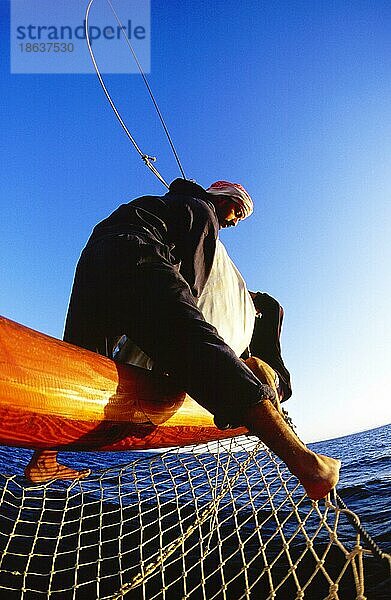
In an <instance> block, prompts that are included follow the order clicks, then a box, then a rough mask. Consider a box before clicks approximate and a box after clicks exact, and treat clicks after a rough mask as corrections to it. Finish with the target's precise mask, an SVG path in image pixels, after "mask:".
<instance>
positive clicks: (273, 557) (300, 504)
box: [0, 425, 391, 600]
mask: <svg viewBox="0 0 391 600" xmlns="http://www.w3.org/2000/svg"><path fill="white" fill-rule="evenodd" d="M390 434H391V425H386V426H383V427H379V428H377V429H373V430H370V431H365V432H361V433H356V434H353V435H349V436H345V437H341V438H337V439H334V440H328V441H325V442H318V443H316V444H312V445H311V447H312V448H313V449H314V450H316V451H317V452H320V453H323V454H328V455H331V456H334V457H339V458H340V459H341V460H342V464H343V468H342V472H341V480H340V483H339V486H338V494H339V495H340V497H341V498H342V499H343V501H344V502H345V504H346V505H347V506H348V508H349V509H350V510H351V511H353V512H354V513H356V514H357V515H358V516H359V518H360V521H361V523H362V525H363V526H364V528H365V530H366V531H367V532H368V533H369V534H370V536H371V537H372V538H373V539H374V540H375V542H376V543H377V544H378V546H379V547H380V549H381V550H382V551H383V552H387V553H391V493H390V492H391V486H390V483H391V435H390ZM240 443H243V444H244V445H243V446H242V449H241V448H240V445H239V444H240ZM246 444H247V446H246ZM248 444H251V440H248V438H245V441H244V442H236V443H235V452H234V454H231V453H228V452H220V453H219V454H215V453H213V452H210V451H208V449H207V448H206V447H202V446H201V447H198V449H197V452H195V453H194V452H187V451H185V452H180V453H175V452H170V453H163V454H162V455H160V454H157V453H152V452H148V453H139V452H123V453H114V452H112V453H103V452H91V453H76V452H69V453H65V452H64V453H61V454H60V457H59V458H60V461H61V462H64V463H66V464H69V465H70V466H73V467H76V468H83V467H87V466H88V467H91V468H92V470H93V473H92V475H91V477H89V478H88V479H85V480H83V481H82V482H74V483H70V482H61V481H58V482H55V483H51V484H48V486H42V485H38V486H34V485H33V486H32V485H31V484H30V483H29V482H27V480H25V479H24V477H23V469H24V467H25V465H26V464H27V462H28V460H29V458H30V456H31V451H29V450H24V449H19V448H7V447H0V497H1V503H0V507H1V511H0V556H1V557H2V559H1V561H2V562H1V565H0V566H1V568H0V597H2V596H1V593H2V592H1V590H3V592H4V591H5V590H12V591H13V593H14V595H13V596H10V600H11V598H12V599H13V598H15V599H17V600H19V599H20V598H21V595H20V593H21V592H20V590H21V589H22V588H23V589H24V588H26V589H28V590H30V591H31V593H33V592H34V594H35V593H36V592H38V591H39V593H41V592H42V593H43V594H45V593H46V592H49V591H50V593H52V592H55V591H56V590H57V591H59V590H67V593H66V594H65V596H61V598H64V600H67V599H68V598H72V599H73V600H74V598H77V599H79V598H80V599H81V600H84V598H86V597H88V598H102V599H103V598H109V597H111V595H112V593H113V591H115V590H118V589H119V587H120V585H121V582H122V577H123V575H124V574H126V578H128V579H129V580H130V578H131V576H133V575H136V574H137V572H138V569H139V565H140V561H141V560H143V561H146V562H148V560H154V559H155V557H156V552H157V551H158V548H166V547H167V546H168V545H169V544H170V543H171V542H172V541H173V540H175V539H180V537H181V535H182V532H183V531H186V529H187V527H188V526H191V525H192V524H194V519H195V515H196V514H197V515H200V514H202V511H204V510H205V506H207V505H208V503H209V502H210V501H211V500H212V495H213V494H214V493H215V492H216V493H218V492H219V490H221V489H223V488H224V485H226V475H225V474H226V473H227V471H228V472H229V473H230V474H229V475H228V479H229V478H230V477H232V475H233V474H234V473H235V472H237V473H238V477H237V478H236V479H235V483H234V485H233V487H231V486H228V488H227V489H229V493H226V494H225V495H224V496H222V498H221V500H220V502H219V507H218V513H216V514H215V516H214V518H215V519H216V520H217V521H218V523H219V536H221V540H223V542H222V543H221V544H220V545H213V543H212V544H211V549H210V552H209V551H208V552H207V553H206V554H205V552H204V550H205V548H206V547H209V541H210V540H212V537H211V535H212V534H211V531H212V530H213V529H211V527H212V523H211V522H209V521H206V522H205V523H203V525H202V526H201V527H198V528H197V532H196V533H195V534H194V536H190V537H189V539H188V540H187V541H186V543H185V545H184V546H183V554H180V553H179V554H178V556H177V557H176V558H175V560H173V562H172V564H171V565H169V564H167V565H166V568H165V571H164V573H165V575H164V577H165V584H164V585H166V584H167V582H169V583H170V586H171V585H172V586H174V587H172V588H171V587H170V590H171V592H170V593H171V597H172V598H173V600H176V599H177V598H178V599H179V598H182V597H183V589H182V587H181V586H182V585H184V584H183V581H185V580H182V579H181V578H179V579H178V577H177V575H178V569H179V570H181V569H184V571H185V572H186V573H187V576H186V577H187V578H186V581H187V584H188V585H190V583H191V585H192V586H193V587H194V589H196V588H197V585H198V584H199V580H200V578H201V576H202V577H205V578H206V579H205V581H207V582H208V583H207V584H205V585H206V586H207V587H206V588H205V589H207V596H206V597H211V598H212V597H216V598H217V597H221V596H215V595H214V594H215V592H216V593H220V591H221V586H222V582H223V579H221V577H222V575H221V574H222V573H224V576H225V577H229V579H230V581H231V583H230V587H229V588H228V591H229V594H228V596H227V598H229V599H230V600H231V598H232V600H237V599H238V598H239V597H242V591H243V586H244V580H242V579H243V572H242V561H243V560H245V561H246V562H247V564H248V565H249V568H248V569H247V570H246V578H248V582H250V584H251V585H253V586H254V588H253V589H254V593H253V594H252V597H254V599H255V600H261V599H262V598H266V597H268V594H269V591H270V590H269V583H268V581H269V579H268V578H267V577H266V576H265V577H262V578H260V577H259V572H260V571H261V570H262V568H263V567H262V565H263V562H262V560H263V558H262V557H261V556H260V554H259V551H260V550H259V548H260V544H259V540H260V538H259V537H258V536H261V537H262V546H263V552H264V553H265V555H264V556H265V561H268V562H269V563H270V564H273V567H271V569H272V570H271V571H270V572H271V573H272V576H273V580H274V581H275V582H278V581H282V580H283V579H284V581H285V583H284V585H283V586H282V587H281V589H280V590H279V593H278V595H277V597H276V598H277V600H288V599H289V600H290V598H294V597H296V590H297V586H296V583H295V580H294V578H293V576H292V577H288V579H287V578H286V577H287V572H288V571H289V567H290V564H291V563H290V562H288V559H287V558H286V556H285V552H282V551H281V549H282V545H281V544H282V541H283V542H284V545H285V542H286V541H287V540H289V555H290V558H292V560H293V561H298V559H299V557H300V556H301V555H302V552H303V550H304V548H305V545H306V540H307V541H308V539H309V538H311V539H314V540H315V544H314V548H315V550H316V552H318V554H319V556H322V555H323V552H324V551H325V549H326V547H327V546H328V545H329V546H328V547H329V548H330V544H329V542H330V536H329V533H328V531H334V524H335V526H336V527H337V536H338V543H339V544H343V546H344V547H345V549H346V551H347V552H351V551H352V550H353V548H354V545H355V542H356V539H358V538H357V535H356V532H355V530H354V528H353V527H352V525H351V523H350V522H349V520H348V518H347V517H346V513H345V512H343V513H339V511H334V510H330V511H329V510H328V509H327V503H324V502H320V503H319V505H318V506H317V507H316V508H314V507H313V506H312V504H311V502H310V501H309V500H308V499H307V498H304V496H303V490H302V488H301V487H298V486H297V481H296V480H295V478H293V477H291V476H290V474H289V472H288V471H287V469H286V467H285V466H284V465H283V464H278V466H276V464H275V462H274V458H271V457H270V456H269V455H268V454H267V453H266V452H265V451H261V452H259V453H258V455H257V456H256V457H255V458H254V459H252V460H251V462H249V464H248V465H247V467H246V470H245V471H244V472H241V471H240V470H239V472H238V468H239V467H240V465H242V464H243V461H245V460H246V459H247V457H248V456H249V455H248V452H247V450H248ZM246 448H247V450H246ZM229 469H232V470H231V471H229ZM102 470H103V471H104V472H103V473H102ZM278 472H280V475H281V479H280V475H278V476H277V473H278ZM1 474H3V475H7V476H10V475H11V476H12V475H13V476H14V477H12V478H11V479H9V478H8V477H2V476H1ZM281 480H283V481H284V482H285V488H284V486H282V485H281ZM232 481H233V480H232ZM287 489H289V491H290V492H291V494H292V496H291V500H292V503H291V502H290V499H289V498H290V497H289V496H288V495H287V494H286V490H287ZM250 490H251V492H250ZM81 492H82V493H81ZM292 504H293V506H294V507H295V510H292ZM271 509H273V510H271ZM309 515H311V517H310V518H308V519H307V516H309ZM338 515H339V517H338ZM303 520H305V530H306V535H307V536H309V538H308V537H307V538H306V539H304V537H303V535H302V531H301V530H300V531H299V530H298V529H297V525H298V523H299V522H300V523H303ZM217 521H216V522H217ZM276 523H277V524H278V529H279V530H280V533H281V535H280V534H278V535H276V529H277V528H276ZM15 524H17V525H15ZM326 524H327V527H326ZM328 528H329V529H328ZM237 531H240V535H239V537H236V532H237ZM199 538H200V539H203V540H204V542H203V544H201V546H200V545H199V544H198V542H197V540H198V539H199ZM315 538H316V539H315ZM213 539H214V538H213ZM219 539H220V537H219ZM239 539H240V540H241V541H242V542H245V543H242V545H241V547H240V552H238V551H237V549H238V541H239ZM360 539H361V543H363V542H364V543H363V546H364V548H369V546H368V540H367V539H364V538H363V537H361V538H360ZM206 540H208V544H207V546H205V543H206ZM303 544H304V546H303ZM79 548H80V550H79ZM141 548H142V550H141ZM340 548H341V546H338V545H336V544H334V545H333V548H332V549H330V552H329V551H328V550H327V552H328V553H327V560H326V558H325V561H326V562H325V566H326V570H327V572H328V573H329V574H330V575H331V577H332V579H334V580H336V578H337V577H339V576H340V575H341V577H342V579H341V581H340V595H339V598H341V600H352V599H353V598H357V597H358V596H357V595H356V591H357V590H356V586H355V584H354V580H353V574H352V570H351V569H350V568H349V569H346V571H345V570H343V571H342V570H341V569H344V567H345V566H346V565H345V562H346V558H345V557H346V555H345V554H344V553H343V552H341V550H340ZM201 550H202V552H201ZM372 550H373V547H372ZM54 552H56V565H55V566H56V571H57V572H58V576H57V575H56V577H55V578H53V579H52V578H51V577H50V572H51V569H52V560H53V554H54ZM262 556H263V555H262ZM324 556H325V557H326V554H324ZM376 556H377V558H376ZM379 556H380V555H379V554H378V553H376V552H375V556H371V557H368V554H367V555H366V558H365V560H364V563H365V568H364V571H365V574H366V580H365V583H366V591H368V594H367V596H366V597H367V598H368V600H388V599H389V598H390V595H389V585H390V581H389V580H388V579H387V578H388V577H389V573H388V569H387V564H386V561H384V560H379ZM254 557H257V558H256V561H255V562H254ZM277 557H279V558H277ZM223 559H224V560H223ZM178 561H179V562H178ZM180 561H184V563H183V564H182V562H180ZM216 561H219V562H218V563H217V562H216ZM216 564H219V565H220V568H219V569H218V570H217V571H216ZM297 564H298V563H297ZM97 565H99V569H101V571H99V572H100V573H101V575H103V574H104V577H103V578H101V579H99V582H100V583H99V585H100V588H99V589H100V592H99V594H98V587H97V586H98V578H97V573H98V572H97V571H96V569H97V568H98V566H97ZM315 566H316V562H314V560H313V557H312V553H311V551H308V552H307V551H306V554H305V559H303V561H301V562H300V565H299V567H298V570H297V574H298V576H300V577H299V578H300V579H302V580H303V582H305V581H308V582H309V583H308V585H309V586H310V587H309V588H308V593H307V592H306V595H305V597H306V598H309V600H321V599H324V598H325V597H326V596H327V594H328V591H329V582H328V581H327V580H326V578H325V577H324V576H322V573H321V572H318V574H317V576H316V577H315V578H314V579H312V577H313V575H314V572H315V571H314V569H315ZM342 573H344V575H343V576H342ZM205 574H207V576H206V575H205ZM212 575H213V576H212ZM162 576H163V575H162ZM189 578H190V579H189ZM162 585H163V580H162V579H161V573H160V570H156V571H155V572H154V574H153V575H152V576H151V577H150V578H149V579H148V581H147V584H146V588H145V589H144V588H143V591H142V590H141V588H140V589H138V590H137V593H138V594H139V593H140V594H141V592H142V593H143V594H144V593H145V595H144V596H142V597H143V598H144V597H147V598H149V597H151V598H152V597H155V593H156V594H158V593H159V590H161V588H162ZM246 585H247V583H246ZM281 585H282V584H281ZM85 586H86V587H85ZM175 586H177V587H176V588H175ZM235 586H236V587H235ZM237 586H239V587H237ZM238 589H240V590H241V592H240V594H238ZM72 590H75V591H76V592H77V594H76V596H75V597H74V596H73V592H72ZM175 590H176V591H175ZM219 590H220V591H219ZM76 592H75V593H76ZM79 592H80V594H79ZM35 597H36V596H35V595H32V596H31V598H35ZM53 597H57V596H53ZM156 597H159V598H160V596H156ZM193 597H194V599H195V600H196V599H198V597H201V596H197V595H195V596H192V598H193ZM202 597H205V596H202ZM23 598H24V596H23ZM134 598H137V599H139V598H140V600H141V596H140V595H137V596H134ZM27 599H28V600H29V599H30V596H26V600H27Z"/></svg>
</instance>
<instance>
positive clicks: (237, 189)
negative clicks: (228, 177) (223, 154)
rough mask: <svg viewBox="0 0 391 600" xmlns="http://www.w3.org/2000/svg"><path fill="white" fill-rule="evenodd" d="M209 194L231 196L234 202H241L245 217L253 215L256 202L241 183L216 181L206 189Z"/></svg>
mask: <svg viewBox="0 0 391 600" xmlns="http://www.w3.org/2000/svg"><path fill="white" fill-rule="evenodd" d="M206 191H207V192H208V194H214V195H215V196H229V197H230V198H232V200H233V201H234V202H236V203H237V204H239V206H240V208H241V209H242V211H243V215H244V216H243V219H246V218H247V217H249V216H250V215H251V213H252V212H253V210H254V204H253V201H252V199H251V196H250V194H249V193H248V192H246V190H245V189H244V187H243V186H242V185H240V183H231V182H230V181H215V182H214V183H212V185H211V186H210V187H208V188H207V190H206Z"/></svg>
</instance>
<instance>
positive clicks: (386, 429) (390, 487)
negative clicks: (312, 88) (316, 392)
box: [0, 424, 391, 552]
mask: <svg viewBox="0 0 391 600" xmlns="http://www.w3.org/2000/svg"><path fill="white" fill-rule="evenodd" d="M310 446H311V448H313V449H314V450H315V451H317V452H320V453H322V454H328V455H330V456H334V457H338V458H340V459H341V460H342V465H343V466H342V470H341V479H340V482H339V486H338V493H339V495H340V496H341V497H342V499H343V500H344V502H345V503H346V504H347V506H348V508H349V509H351V510H352V511H354V512H355V513H356V514H357V515H358V516H359V517H360V520H361V523H362V524H363V525H364V526H365V528H366V529H367V530H368V532H369V533H370V535H371V536H372V537H373V538H374V539H375V541H376V542H377V543H378V544H379V545H380V547H381V548H382V549H383V550H384V551H386V552H390V551H391V424H390V425H385V426H383V427H379V428H376V429H371V430H369V431H363V432H360V433H354V434H352V435H348V436H344V437H340V438H336V439H332V440H327V441H324V442H317V443H314V444H311V445H310ZM31 454H32V451H30V450H24V449H20V448H8V447H4V446H2V447H0V473H3V474H8V475H10V474H17V475H22V473H23V468H24V466H25V465H26V464H27V462H28V460H29V458H30V456H31ZM135 457H137V458H139V457H140V454H139V453H134V452H122V453H117V452H105V453H103V452H89V453H76V452H67V453H65V452H64V453H61V454H60V460H62V461H63V462H65V463H67V464H69V465H72V466H76V467H87V466H88V467H91V468H92V469H102V468H105V467H110V466H115V465H117V464H124V463H127V462H132V461H133V460H134V458H135Z"/></svg>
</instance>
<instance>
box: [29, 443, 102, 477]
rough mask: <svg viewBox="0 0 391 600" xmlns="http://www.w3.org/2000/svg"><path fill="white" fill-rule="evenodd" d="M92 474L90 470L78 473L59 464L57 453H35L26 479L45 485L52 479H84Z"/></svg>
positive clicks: (44, 451)
mask: <svg viewBox="0 0 391 600" xmlns="http://www.w3.org/2000/svg"><path fill="white" fill-rule="evenodd" d="M90 473H91V470H90V469H83V470H81V471H77V470H76V469H71V468H70V467H67V466H65V465H62V464H60V463H58V462H57V452H55V451H52V450H43V451H42V452H35V453H34V455H33V457H32V459H31V461H30V462H29V464H28V465H27V467H26V469H25V471H24V474H25V477H26V478H27V479H29V480H30V481H32V482H33V483H45V482H46V481H50V480H52V479H84V478H85V477H88V475H89V474H90Z"/></svg>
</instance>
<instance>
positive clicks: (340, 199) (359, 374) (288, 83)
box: [0, 0, 391, 440]
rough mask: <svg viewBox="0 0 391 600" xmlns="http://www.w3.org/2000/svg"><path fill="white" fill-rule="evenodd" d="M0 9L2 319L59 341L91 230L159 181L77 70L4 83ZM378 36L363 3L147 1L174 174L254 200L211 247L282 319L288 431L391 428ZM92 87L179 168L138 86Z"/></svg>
mask: <svg viewBox="0 0 391 600" xmlns="http://www.w3.org/2000/svg"><path fill="white" fill-rule="evenodd" d="M0 7H1V38H0V39H1V57H2V59H1V67H0V68H1V82H2V100H1V117H0V118H1V131H2V144H1V149H0V153H1V155H0V160H1V164H2V165H3V177H2V180H1V183H0V202H1V209H2V219H1V224H0V243H1V260H0V270H1V271H0V273H1V290H0V313H1V314H3V315H4V316H7V317H9V318H11V319H14V320H16V321H18V322H21V323H23V324H25V325H28V326H30V327H33V328H35V329H38V330H40V331H43V332H45V333H48V334H50V335H53V336H55V337H61V334H62V328H63V322H64V317H65V313H66V308H67V303H68V297H69V292H70V288H71V284H72V278H73V272H74V268H75V264H76V261H77V258H78V256H79V254H80V251H81V249H82V247H83V245H84V243H85V241H86V239H87V237H88V235H89V233H90V231H91V229H92V227H93V226H94V225H95V223H96V222H97V221H98V220H100V219H101V218H103V217H105V216H106V215H107V214H109V213H110V212H111V211H112V210H113V209H114V208H116V206H117V205H118V204H120V203H121V202H123V201H124V200H130V199H132V198H133V197H136V196H138V195H142V194H145V193H157V194H159V193H164V188H163V187H162V186H161V184H160V183H159V182H158V181H157V180H155V178H154V177H153V176H152V175H151V174H150V173H149V171H148V170H147V169H145V167H144V166H143V164H142V162H141V160H140V159H139V157H138V156H137V154H136V153H135V152H134V150H133V149H132V147H131V146H130V144H129V142H128V140H127V139H126V137H125V135H124V134H123V132H122V130H121V128H120V127H119V125H118V123H117V121H116V120H115V118H114V115H113V114H112V112H111V109H110V107H109V105H108V103H107V101H106V99H105V98H104V95H103V93H102V90H101V88H100V86H99V83H98V81H97V78H96V77H95V76H94V75H80V74H79V75H78V74H74V75H70V74H67V75H32V74H30V75H29V74H26V75H15V74H10V58H9V2H7V1H5V0H0ZM94 10H95V11H96V12H97V13H98V12H99V11H100V10H104V2H103V0H96V6H95V7H94ZM91 19H93V13H92V16H91ZM390 30H391V5H390V3H389V2H382V1H381V0H378V1H377V2H373V1H361V0H355V1H342V0H341V1H337V0H335V1H324V2H321V1H317V0H313V1H310V0H308V1H307V0H303V1H289V0H287V1H280V2H279V1H268V2H251V1H247V0H244V1H243V2H241V3H237V2H234V1H231V0H224V1H222V0H215V1H214V2H196V3H195V2H191V1H190V0H182V1H180V2H179V1H176V0H170V2H166V1H163V0H152V2H151V73H150V75H149V76H148V78H149V82H150V84H151V86H152V88H153V90H154V93H155V95H156V97H157V99H158V102H159V104H160V107H161V110H162V112H163V113H164V116H165V118H166V121H167V124H168V126H169V128H170V131H171V134H172V136H173V138H174V141H175V143H176V146H177V149H178V152H179V154H180V157H181V160H182V163H183V165H184V168H185V172H186V175H187V177H189V178H193V179H196V180H197V182H198V183H200V184H201V185H205V186H207V185H208V184H210V183H211V182H212V181H214V180H216V179H229V180H232V181H238V182H241V183H243V185H245V186H246V187H247V189H248V190H249V191H250V193H251V194H252V196H253V198H254V201H255V205H256V210H255V213H254V215H253V216H252V217H251V219H248V220H246V221H245V222H244V223H242V224H240V225H239V227H238V228H237V229H235V230H233V231H226V232H222V236H221V237H222V240H223V242H224V243H225V244H226V246H227V248H228V250H229V252H230V254H231V256H232V258H233V259H234V260H235V262H236V263H237V265H238V266H239V268H240V270H241V271H242V273H243V275H244V277H245V279H246V281H247V282H248V285H249V288H250V289H253V290H262V291H267V292H269V293H270V294H272V295H273V296H275V297H277V298H278V299H279V300H280V302H281V303H282V305H283V306H284V308H285V313H286V317H285V324H284V330H283V348H284V355H285V358H286V363H287V365H288V366H289V368H290V370H291V373H292V379H293V383H294V396H293V397H292V399H291V400H290V401H289V403H288V404H287V408H288V410H289V412H290V414H291V415H292V417H293V419H294V421H295V422H296V423H297V425H298V428H299V431H300V433H301V434H302V436H303V438H304V439H306V440H317V439H324V438H328V437H335V436H338V435H343V434H345V433H350V432H353V431H359V430H363V429H368V428H371V427H373V426H376V425H381V424H384V423H388V422H390V420H391V419H390V416H391V415H390V408H389V388H390V387H391V385H390V384H391V369H390V357H391V326H390V319H389V315H388V310H389V297H390V292H391V277H390V267H389V265H390V264H391V242H390V240H391V208H390V196H391V36H390V33H389V32H390ZM129 60H131V59H129ZM106 82H107V85H108V87H109V88H110V90H111V92H112V94H113V96H114V98H115V101H116V102H117V103H118V106H119V108H120V109H121V111H122V112H123V116H124V118H125V120H126V123H127V124H128V126H129V128H130V130H131V131H132V132H134V134H135V136H136V139H137V141H138V142H139V143H140V144H141V146H142V147H143V149H144V150H145V151H146V152H147V153H149V154H153V155H157V156H158V163H157V165H158V167H159V169H160V170H161V172H162V174H163V175H164V177H165V178H166V179H167V180H171V179H173V178H175V177H177V176H178V175H179V173H178V169H177V167H176V164H175V162H174V160H173V157H172V154H171V152H170V149H169V147H168V144H167V142H166V140H165V139H164V136H163V134H162V132H161V128H160V126H159V124H158V122H157V118H156V115H155V113H154V110H153V107H152V105H151V103H150V101H149V99H148V97H147V95H146V92H145V89H144V87H143V85H142V82H141V78H140V76H138V75H111V76H107V77H106Z"/></svg>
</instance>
